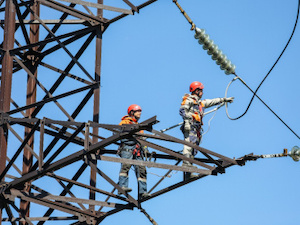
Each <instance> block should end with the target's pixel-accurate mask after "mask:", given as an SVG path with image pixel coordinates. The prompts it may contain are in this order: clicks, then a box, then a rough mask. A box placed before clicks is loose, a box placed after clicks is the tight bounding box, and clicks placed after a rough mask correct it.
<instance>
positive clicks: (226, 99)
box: [223, 97, 234, 103]
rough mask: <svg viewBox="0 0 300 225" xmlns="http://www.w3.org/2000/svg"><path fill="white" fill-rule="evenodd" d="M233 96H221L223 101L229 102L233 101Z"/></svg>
mask: <svg viewBox="0 0 300 225" xmlns="http://www.w3.org/2000/svg"><path fill="white" fill-rule="evenodd" d="M233 99H234V97H229V98H223V102H229V103H232V102H233Z"/></svg>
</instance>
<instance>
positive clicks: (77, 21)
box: [0, 19, 87, 25]
mask: <svg viewBox="0 0 300 225" xmlns="http://www.w3.org/2000/svg"><path fill="white" fill-rule="evenodd" d="M42 21H43V23H44V24H59V23H61V24H70V25H72V24H85V23H87V22H86V20H80V19H73V20H72V19H70V20H63V21H61V20H42ZM20 23H21V21H20V20H16V24H20ZM23 23H24V25H30V24H41V23H40V21H38V20H36V19H33V20H23ZM0 24H4V20H0Z"/></svg>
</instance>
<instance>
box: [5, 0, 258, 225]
mask: <svg viewBox="0 0 300 225" xmlns="http://www.w3.org/2000/svg"><path fill="white" fill-rule="evenodd" d="M120 2H122V3H124V5H125V6H126V8H125V7H124V8H117V7H110V6H107V5H105V4H104V3H103V0H98V2H97V3H92V2H86V1H79V0H62V1H54V0H34V1H32V0H28V1H23V0H0V6H1V8H0V12H1V15H3V16H2V17H1V27H2V29H3V37H4V38H3V41H2V43H1V46H0V61H1V65H2V67H1V93H0V125H1V126H0V138H1V140H0V181H1V186H0V208H1V211H0V218H1V219H0V224H5V223H7V222H10V223H11V224H16V223H20V224H39V225H41V224H44V223H47V221H67V222H68V221H70V223H71V224H99V223H101V221H103V219H105V218H106V217H107V216H110V215H114V214H116V213H117V212H120V211H122V210H125V209H133V208H138V209H140V210H141V212H142V213H144V214H145V215H146V216H147V218H148V219H149V220H150V221H151V222H152V223H153V224H155V223H156V222H155V221H154V220H153V219H152V218H151V217H150V215H148V214H147V212H146V211H145V210H144V209H143V208H142V206H141V203H142V202H145V201H148V200H150V199H152V198H154V197H158V196H160V195H162V194H164V193H166V192H169V191H171V190H174V189H176V188H178V187H181V186H183V185H185V184H187V183H189V182H192V181H195V180H198V179H200V178H202V177H205V176H208V175H216V174H218V173H224V172H225V168H227V167H230V166H232V165H244V163H245V161H247V160H252V159H255V157H253V156H251V155H247V156H244V157H242V158H239V159H231V158H228V157H225V156H223V155H220V154H218V153H215V152H212V151H210V150H208V149H204V148H202V147H198V146H193V145H192V144H190V143H187V142H185V141H182V140H179V139H177V138H174V137H172V136H169V135H166V134H164V133H162V132H159V131H156V130H154V129H153V127H152V126H153V125H154V124H155V123H157V120H156V118H155V117H153V118H150V119H148V120H146V121H143V122H142V123H141V124H139V125H131V126H130V125H129V126H118V125H106V124H100V123H99V113H100V112H99V104H100V80H101V79H100V78H101V50H102V34H103V33H104V32H105V30H106V29H107V28H108V27H109V25H110V24H112V23H114V22H116V21H118V20H120V19H122V18H124V17H126V16H128V15H133V14H134V13H139V11H140V10H141V9H143V8H144V7H147V6H148V5H151V4H152V3H154V2H156V0H148V1H145V0H144V1H138V2H139V5H135V4H134V3H132V2H133V1H128V0H123V1H121V0H120ZM141 2H142V3H141ZM90 8H93V9H96V10H94V11H93V10H91V9H90ZM105 10H107V11H110V12H114V15H115V16H113V17H112V18H109V19H108V18H104V17H103V12H104V11H105ZM95 11H96V13H95ZM46 12H47V13H46ZM49 14H50V15H51V16H52V17H56V18H57V19H53V18H52V19H47V18H46V15H49ZM91 44H92V47H93V48H95V55H94V56H89V57H90V58H91V59H92V60H93V61H95V66H94V71H93V72H90V71H88V69H86V65H84V63H82V60H81V57H82V56H83V55H84V53H85V51H86V49H87V48H88V47H89V46H91ZM75 68H76V70H75ZM73 71H79V72H76V73H74V72H73ZM17 91H18V94H19V93H23V94H22V95H21V96H20V95H16V94H14V93H16V92H17ZM75 99H76V101H74V100H75ZM70 102H72V103H74V102H76V104H68V103H70ZM64 105H67V107H66V106H64ZM83 112H85V113H87V112H90V113H91V114H92V116H93V120H92V121H84V122H78V121H76V117H77V116H78V115H79V114H80V113H83ZM61 118H65V119H63V120H62V119H61ZM99 129H105V130H108V131H109V132H110V133H112V135H111V136H109V135H108V136H107V137H101V136H99ZM140 130H146V131H149V133H145V134H140V133H138V132H139V131H140ZM132 135H136V136H137V138H140V142H141V143H144V144H146V145H147V146H149V147H151V148H153V149H156V150H158V151H159V153H157V154H154V155H151V157H152V158H154V159H164V160H169V162H170V164H163V163H159V162H151V161H145V162H137V161H130V160H125V159H120V158H118V157H113V156H109V155H115V154H116V150H113V149H116V148H111V149H110V148H109V147H110V146H114V147H116V146H117V145H118V143H119V142H118V141H119V140H120V139H121V138H123V137H128V136H132ZM150 139H158V140H162V141H164V142H165V143H166V146H162V145H158V144H155V143H153V142H151V141H150ZM168 142H173V143H174V142H175V143H178V144H180V145H182V144H187V145H190V146H193V147H194V148H196V149H197V150H199V151H200V152H201V153H202V154H203V156H204V157H203V158H196V159H187V158H186V157H184V156H183V155H182V154H180V153H178V152H175V151H173V150H171V149H169V148H168V147H167V146H168V145H167V144H168ZM183 159H185V160H188V161H190V162H192V163H194V164H195V165H197V166H198V167H197V168H183V167H180V166H178V164H179V163H180V162H181V160H183ZM102 162H117V163H122V162H127V163H128V162H129V163H131V164H136V165H144V166H148V167H156V168H162V169H167V170H168V171H167V173H166V175H165V176H167V175H168V174H169V173H170V172H171V171H172V170H178V171H185V172H195V173H198V174H199V176H198V177H196V178H193V179H190V180H183V181H181V182H179V183H175V184H173V185H171V186H169V187H167V188H164V189H160V190H157V187H158V185H159V184H160V183H161V182H162V181H163V180H164V177H163V178H161V179H159V180H158V181H157V183H156V184H155V185H154V186H153V187H152V188H151V189H150V192H151V193H152V196H151V197H148V198H145V199H139V198H135V197H134V196H131V195H129V194H126V195H125V197H124V195H117V194H116V193H114V192H115V191H119V192H122V189H120V187H119V186H118V184H117V183H116V182H115V181H114V180H113V179H112V178H111V175H110V174H107V173H106V172H104V171H103V170H101V169H99V166H97V165H99V164H101V163H102ZM172 162H175V165H171V163H172ZM83 174H88V175H89V176H88V179H87V178H86V177H85V178H86V179H82V180H80V179H81V178H82V175H83ZM99 177H101V179H103V180H105V182H106V183H107V184H108V186H109V187H108V188H107V186H103V182H101V183H100V184H99V183H98V182H97V180H98V179H99ZM54 183H55V184H56V185H58V186H59V187H60V189H59V190H57V189H55V190H54V189H51V188H49V184H51V185H52V184H53V185H54ZM154 190H155V191H154ZM82 193H86V194H85V195H83V194H82ZM123 194H125V192H124V191H123ZM82 196H85V197H82ZM87 196H88V197H87ZM37 207H39V210H35V209H36V208H37ZM57 212H59V216H52V215H53V214H55V213H57ZM55 215H57V214H55Z"/></svg>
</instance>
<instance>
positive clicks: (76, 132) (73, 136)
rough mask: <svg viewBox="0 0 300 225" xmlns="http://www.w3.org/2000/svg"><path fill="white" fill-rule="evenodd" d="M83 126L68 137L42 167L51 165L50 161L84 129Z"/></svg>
mask: <svg viewBox="0 0 300 225" xmlns="http://www.w3.org/2000/svg"><path fill="white" fill-rule="evenodd" d="M84 126H85V124H84V123H83V124H82V125H81V126H80V127H78V129H77V130H76V131H75V132H74V133H73V134H72V136H71V137H69V138H68V139H67V140H66V141H65V142H64V143H63V144H62V145H61V146H60V147H59V148H58V149H57V150H56V152H54V154H52V155H51V156H50V158H49V159H48V160H47V162H45V163H44V167H47V166H49V165H50V163H52V161H53V160H54V159H55V158H56V157H57V156H58V155H59V154H60V153H61V152H62V151H63V150H64V149H65V148H66V147H67V145H68V144H69V143H70V142H71V140H73V139H74V138H75V137H76V136H77V134H79V133H80V131H81V130H82V129H83V128H84Z"/></svg>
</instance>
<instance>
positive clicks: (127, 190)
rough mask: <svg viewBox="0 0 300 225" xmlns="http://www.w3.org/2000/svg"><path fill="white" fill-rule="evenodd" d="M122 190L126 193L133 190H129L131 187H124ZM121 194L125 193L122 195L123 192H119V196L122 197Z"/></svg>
mask: <svg viewBox="0 0 300 225" xmlns="http://www.w3.org/2000/svg"><path fill="white" fill-rule="evenodd" d="M122 189H123V190H124V191H125V192H126V193H127V192H131V191H132V189H131V188H129V187H122ZM121 194H123V193H121V192H120V191H119V192H118V195H121Z"/></svg>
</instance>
